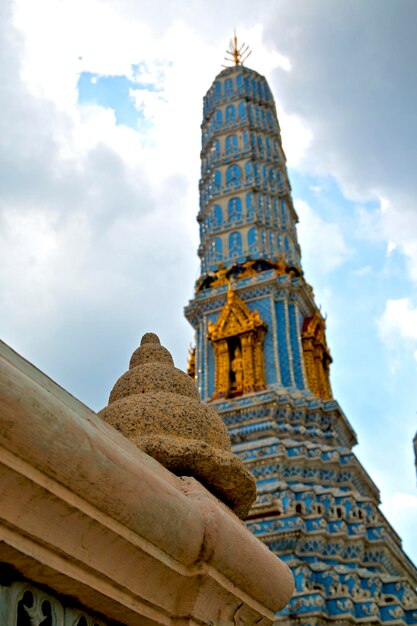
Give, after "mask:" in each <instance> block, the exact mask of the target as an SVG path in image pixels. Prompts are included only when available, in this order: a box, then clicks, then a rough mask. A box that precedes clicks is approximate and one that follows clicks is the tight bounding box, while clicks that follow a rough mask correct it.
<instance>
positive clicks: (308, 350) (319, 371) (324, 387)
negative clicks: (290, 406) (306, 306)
mask: <svg viewBox="0 0 417 626" xmlns="http://www.w3.org/2000/svg"><path fill="white" fill-rule="evenodd" d="M301 341H302V346H303V354H304V363H305V368H306V374H307V383H308V386H309V388H310V389H311V391H312V392H313V393H314V395H315V396H318V397H319V398H322V399H323V400H330V399H331V398H332V397H333V396H332V388H331V386H330V363H331V362H332V360H333V359H332V357H331V356H330V352H329V349H328V347H327V343H326V323H325V321H324V319H323V318H322V316H321V315H320V313H319V312H318V311H316V312H315V313H314V315H313V316H312V317H307V318H306V319H305V320H304V324H303V330H302V335H301Z"/></svg>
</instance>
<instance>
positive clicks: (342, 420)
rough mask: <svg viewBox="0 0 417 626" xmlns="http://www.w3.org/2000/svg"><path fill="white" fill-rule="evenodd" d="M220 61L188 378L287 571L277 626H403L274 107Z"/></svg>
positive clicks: (382, 526)
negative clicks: (286, 597)
mask: <svg viewBox="0 0 417 626" xmlns="http://www.w3.org/2000/svg"><path fill="white" fill-rule="evenodd" d="M231 54H232V56H233V59H234V61H235V64H234V65H233V66H232V67H228V68H226V69H224V70H223V71H222V72H220V74H219V75H218V76H216V78H215V79H214V82H213V84H212V86H211V87H210V89H209V90H208V92H207V94H206V96H205V97H204V108H203V123H202V126H201V129H202V150H201V179H200V210H199V213H198V217H197V219H198V222H199V224H200V241H201V242H200V247H199V250H198V254H199V256H200V259H201V276H200V278H199V279H198V281H197V283H196V288H195V295H194V297H193V299H192V300H191V301H190V303H189V304H188V306H187V307H186V309H185V314H186V317H187V319H188V320H189V321H190V323H191V324H192V326H193V328H194V329H195V335H196V347H195V351H194V353H193V354H192V355H191V358H190V364H191V368H190V373H191V374H192V375H193V376H195V378H196V384H197V386H198V389H199V392H200V394H201V397H202V398H203V400H205V401H207V402H210V404H211V406H212V407H213V408H215V409H216V410H217V411H218V412H219V413H220V415H221V416H222V418H223V420H224V422H225V424H226V425H227V427H228V429H229V433H230V436H231V438H232V442H233V451H234V452H235V453H236V454H238V455H239V456H241V458H242V459H243V460H244V461H245V463H246V465H247V467H248V468H249V469H250V470H251V471H252V473H253V474H254V476H255V478H256V480H257V490H258V498H257V501H256V503H255V505H254V506H253V508H252V510H251V513H250V515H249V518H248V520H247V524H248V527H249V528H250V529H251V530H252V531H253V532H254V533H255V534H256V535H257V536H258V537H260V538H262V540H263V541H264V542H265V543H266V544H267V545H268V547H269V548H270V549H271V550H272V551H273V552H275V553H276V554H278V555H279V556H280V558H281V559H284V560H285V561H286V562H287V563H288V565H289V566H290V567H291V569H292V571H293V573H294V577H295V580H296V586H297V591H296V595H295V596H294V598H293V599H292V601H291V602H290V604H289V605H288V607H287V608H286V609H285V611H284V612H283V613H281V614H279V615H277V623H278V622H279V623H285V624H287V623H288V624H289V623H292V622H295V621H296V622H297V623H303V624H309V625H313V624H317V625H318V624H324V623H327V622H328V621H334V620H336V621H337V622H338V623H339V624H348V623H349V624H351V623H356V622H359V623H364V622H368V623H373V624H382V623H384V624H417V595H416V592H415V587H416V584H417V571H416V569H415V567H414V565H413V564H412V563H411V562H410V560H409V559H408V558H407V556H406V555H405V554H404V552H403V551H402V549H401V540H400V538H399V537H398V535H397V534H396V533H395V531H394V530H393V529H392V527H391V526H390V525H389V523H388V522H387V520H386V519H385V518H384V516H383V514H382V513H381V511H380V509H379V508H378V504H379V502H380V500H379V492H378V489H377V487H376V486H375V484H374V483H373V481H372V480H371V478H370V477H369V476H368V474H367V473H366V471H365V470H364V469H363V467H362V466H361V464H360V463H359V461H358V460H357V459H356V457H355V455H354V454H353V452H352V447H353V446H354V445H355V444H356V443H357V441H356V436H355V433H354V431H353V429H352V427H351V426H350V424H349V422H348V420H347V418H346V417H345V415H344V413H343V411H342V410H341V408H340V407H339V405H338V403H337V402H336V400H335V399H334V398H333V396H332V390H331V385H330V378H329V368H330V364H331V361H332V359H331V356H330V352H329V349H328V346H327V343H326V329H325V320H324V318H323V316H322V314H321V312H320V310H319V308H318V306H317V304H316V303H315V300H314V295H313V291H312V289H311V287H310V286H309V284H308V283H307V282H306V280H305V278H304V275H303V271H302V268H301V258H300V248H299V244H298V241H297V232H296V223H297V215H296V213H295V210H294V207H293V203H292V198H291V187H290V183H289V180H288V175H287V170H286V163H285V153H284V150H283V147H282V142H281V134H280V128H279V123H278V119H277V114H276V109H275V104H274V100H273V97H272V94H271V91H270V89H269V87H268V84H267V82H266V80H265V78H264V77H263V76H261V75H260V74H258V73H257V72H255V71H253V70H251V69H248V68H247V67H245V66H243V65H242V63H241V55H240V52H239V50H238V49H237V46H236V42H235V47H234V49H233V50H232V51H231Z"/></svg>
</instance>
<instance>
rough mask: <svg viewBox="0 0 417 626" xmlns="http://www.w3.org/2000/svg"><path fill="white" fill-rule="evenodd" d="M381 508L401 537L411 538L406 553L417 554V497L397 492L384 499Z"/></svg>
mask: <svg viewBox="0 0 417 626" xmlns="http://www.w3.org/2000/svg"><path fill="white" fill-rule="evenodd" d="M381 508H382V511H383V513H384V514H385V515H386V516H387V518H388V520H389V521H390V523H391V524H392V525H393V527H394V528H395V530H396V531H397V532H398V533H399V535H400V536H401V537H404V536H405V537H409V538H410V541H409V542H407V545H406V546H405V549H406V552H408V553H410V552H411V551H413V554H415V532H416V527H417V496H416V495H415V494H412V493H404V492H402V491H396V492H395V493H393V494H392V495H390V496H388V497H386V498H384V500H383V502H382V505H381ZM413 538H414V541H413ZM410 556H411V555H410Z"/></svg>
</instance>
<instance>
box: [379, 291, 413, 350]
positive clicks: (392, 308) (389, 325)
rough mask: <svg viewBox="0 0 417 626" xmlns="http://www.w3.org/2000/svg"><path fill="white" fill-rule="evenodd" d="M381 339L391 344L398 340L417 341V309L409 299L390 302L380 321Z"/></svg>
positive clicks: (386, 305)
mask: <svg viewBox="0 0 417 626" xmlns="http://www.w3.org/2000/svg"><path fill="white" fill-rule="evenodd" d="M378 328H379V332H380V334H381V337H382V338H383V339H384V340H386V341H387V342H389V343H391V342H394V341H396V340H398V339H404V340H407V339H414V340H417V307H413V305H412V303H411V300H410V299H409V298H398V299H397V300H388V301H387V302H386V304H385V310H384V312H383V314H382V316H381V317H380V319H379V320H378Z"/></svg>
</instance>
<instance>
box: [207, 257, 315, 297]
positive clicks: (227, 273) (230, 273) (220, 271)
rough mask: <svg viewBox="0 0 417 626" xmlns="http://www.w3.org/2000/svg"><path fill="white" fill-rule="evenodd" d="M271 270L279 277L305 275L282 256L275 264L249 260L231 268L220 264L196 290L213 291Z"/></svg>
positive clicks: (262, 260)
mask: <svg viewBox="0 0 417 626" xmlns="http://www.w3.org/2000/svg"><path fill="white" fill-rule="evenodd" d="M271 270H275V272H276V274H277V276H286V275H288V276H290V277H298V276H302V274H303V272H302V270H301V268H300V267H296V266H294V265H289V264H288V263H286V262H285V260H284V258H283V257H282V256H279V257H278V258H277V260H276V261H275V262H274V261H267V260H265V259H250V258H248V259H247V261H244V262H243V263H233V265H230V266H229V267H226V266H225V265H224V264H223V263H220V264H219V267H218V268H217V270H214V271H213V272H210V273H209V274H207V275H205V276H201V277H200V278H199V279H198V280H197V282H196V286H195V290H196V292H199V291H202V290H204V289H212V288H213V287H222V286H223V285H227V283H229V281H230V280H242V279H244V278H250V277H251V276H256V275H257V274H260V273H261V272H269V271H271Z"/></svg>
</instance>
